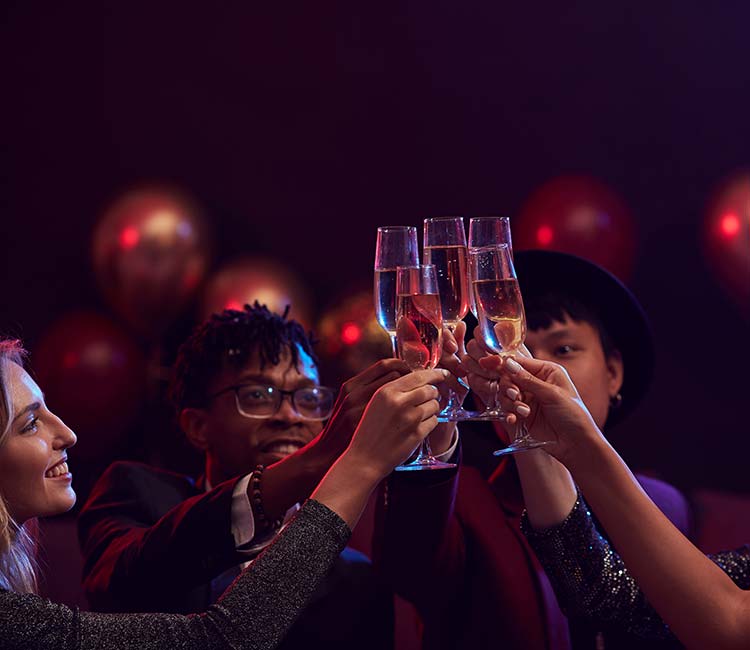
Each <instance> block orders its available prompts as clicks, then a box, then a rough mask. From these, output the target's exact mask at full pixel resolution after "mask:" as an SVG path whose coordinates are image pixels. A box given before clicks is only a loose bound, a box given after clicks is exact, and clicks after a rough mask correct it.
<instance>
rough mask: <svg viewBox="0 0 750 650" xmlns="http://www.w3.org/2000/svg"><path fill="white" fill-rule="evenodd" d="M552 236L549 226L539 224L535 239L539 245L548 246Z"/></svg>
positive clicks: (552, 232)
mask: <svg viewBox="0 0 750 650" xmlns="http://www.w3.org/2000/svg"><path fill="white" fill-rule="evenodd" d="M553 236H554V231H553V230H552V228H550V227H549V226H539V228H538V229H537V231H536V240H537V242H539V245H540V246H549V245H550V244H551V243H552V237H553Z"/></svg>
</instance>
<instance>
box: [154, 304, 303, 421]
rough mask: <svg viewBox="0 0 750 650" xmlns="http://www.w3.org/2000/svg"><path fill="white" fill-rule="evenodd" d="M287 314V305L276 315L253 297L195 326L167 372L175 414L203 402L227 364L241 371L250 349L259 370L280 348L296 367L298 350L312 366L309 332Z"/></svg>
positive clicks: (278, 355) (274, 358)
mask: <svg viewBox="0 0 750 650" xmlns="http://www.w3.org/2000/svg"><path fill="white" fill-rule="evenodd" d="M288 314H289V306H287V308H286V309H285V310H284V313H283V314H276V313H274V312H272V311H271V310H269V309H268V307H266V306H265V305H261V304H260V303H258V301H257V300H256V301H255V304H254V305H252V306H250V305H245V306H244V308H243V309H242V310H238V309H225V310H224V311H222V312H221V313H219V314H212V315H211V316H210V317H209V318H208V320H206V321H205V322H204V323H202V324H201V325H199V326H198V327H197V328H196V329H195V330H194V331H193V333H192V334H191V335H190V336H189V337H188V339H187V340H186V341H185V342H184V343H183V344H182V345H181V346H180V349H179V351H178V352H177V360H176V361H175V365H174V369H173V372H172V377H171V381H170V388H169V394H170V398H171V401H172V405H173V406H174V408H175V410H176V412H177V414H178V415H179V413H180V412H181V411H182V410H183V409H185V408H201V407H204V406H206V405H207V404H208V400H209V396H208V388H209V385H210V383H211V381H212V380H213V379H214V378H215V377H216V375H217V374H218V373H219V372H221V371H222V370H224V369H225V368H227V367H229V368H233V369H237V370H240V369H242V368H243V367H244V366H245V365H246V364H247V362H248V360H249V359H250V356H251V355H252V354H253V353H257V354H258V357H259V361H260V367H261V368H264V367H265V366H266V364H267V363H270V364H272V365H277V364H278V363H279V361H280V360H281V354H282V352H283V351H284V350H288V351H289V354H290V355H291V362H292V363H293V364H294V366H295V367H297V365H298V362H299V349H302V350H303V351H304V352H305V353H306V354H308V355H309V356H310V358H311V359H312V360H313V363H314V364H315V365H316V366H317V365H318V358H317V356H316V355H315V352H314V351H313V345H314V340H313V336H312V333H309V334H308V333H305V330H304V328H303V327H302V325H300V324H299V323H298V322H297V321H295V320H292V319H287V316H288ZM297 346H299V348H298V347H297Z"/></svg>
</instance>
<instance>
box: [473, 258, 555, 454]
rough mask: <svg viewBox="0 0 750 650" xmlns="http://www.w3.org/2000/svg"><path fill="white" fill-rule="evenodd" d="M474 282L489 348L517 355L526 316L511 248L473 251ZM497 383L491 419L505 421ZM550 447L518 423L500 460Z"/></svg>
mask: <svg viewBox="0 0 750 650" xmlns="http://www.w3.org/2000/svg"><path fill="white" fill-rule="evenodd" d="M469 255H470V261H471V273H472V275H471V280H472V288H473V291H474V300H475V303H476V307H477V318H478V320H479V326H480V329H481V333H482V339H483V340H484V343H485V345H486V346H487V347H488V348H489V349H490V350H492V351H493V352H495V353H496V354H499V355H501V356H503V357H508V356H512V355H514V354H516V353H517V352H518V348H520V347H521V345H522V344H523V342H524V339H525V337H526V315H525V312H524V308H523V299H522V297H521V290H520V288H519V286H518V279H517V278H516V271H515V269H514V268H513V260H512V259H511V256H510V249H509V247H508V245H507V244H501V245H499V246H486V247H484V248H474V249H472V250H471V251H470V254H469ZM492 383H493V388H492V390H493V395H492V396H491V397H492V402H493V403H492V404H490V405H488V406H489V407H491V408H490V409H489V410H488V412H487V413H488V416H487V419H493V418H495V417H497V418H504V416H505V414H504V413H503V411H502V409H500V407H499V405H498V404H497V386H498V384H497V382H496V381H495V382H492ZM546 444H548V443H547V442H543V441H539V440H535V439H534V438H532V437H531V434H529V431H528V429H527V428H526V424H525V423H524V422H523V421H518V422H517V423H516V425H515V427H514V436H513V440H512V442H511V443H510V445H508V446H507V447H505V448H504V449H498V450H497V451H496V452H495V455H496V456H501V455H505V454H514V453H516V452H519V451H526V450H528V449H534V448H536V447H541V446H543V445H546Z"/></svg>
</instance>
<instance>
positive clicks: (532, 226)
mask: <svg viewBox="0 0 750 650" xmlns="http://www.w3.org/2000/svg"><path fill="white" fill-rule="evenodd" d="M513 225H514V239H515V242H514V243H515V247H516V248H517V249H518V250H521V249H526V248H541V249H547V250H556V251H562V252H565V253H571V254H572V255H578V256H579V257H583V258H585V259H588V260H590V261H592V262H594V263H596V264H599V265H600V266H603V267H604V268H606V269H608V270H609V271H611V272H612V273H614V274H615V275H617V276H618V277H620V278H623V279H627V278H628V277H629V276H630V272H631V270H632V267H633V258H634V253H635V226H634V223H633V219H632V217H631V215H630V212H629V211H628V209H627V207H626V206H625V204H624V203H623V201H622V200H621V199H620V198H619V197H618V196H617V195H616V194H615V193H614V192H613V191H612V190H610V189H609V188H608V187H607V186H606V185H604V184H603V183H601V182H600V181H598V180H596V179H594V178H590V177H588V176H560V177H558V178H555V179H553V180H551V181H548V182H547V183H545V184H544V185H542V186H541V187H540V188H539V189H538V190H536V192H534V194H532V195H531V197H530V198H529V199H528V200H527V201H526V203H525V205H524V206H523V208H522V210H521V213H520V215H519V217H518V220H517V222H515V223H514V224H513Z"/></svg>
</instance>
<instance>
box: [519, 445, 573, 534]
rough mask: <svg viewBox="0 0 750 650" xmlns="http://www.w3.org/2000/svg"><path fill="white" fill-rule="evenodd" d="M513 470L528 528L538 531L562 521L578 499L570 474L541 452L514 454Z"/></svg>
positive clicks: (537, 450) (532, 451)
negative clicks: (522, 501) (514, 467)
mask: <svg viewBox="0 0 750 650" xmlns="http://www.w3.org/2000/svg"><path fill="white" fill-rule="evenodd" d="M516 467H517V468H518V474H519V476H520V478H521V487H522V488H523V498H524V502H525V504H526V512H527V514H528V517H529V523H531V525H532V527H533V528H534V529H536V530H541V529H543V528H550V527H551V526H556V525H557V524H559V523H560V522H561V521H563V520H564V519H565V517H567V516H568V514H569V513H570V511H571V510H572V508H573V506H574V505H575V502H576V498H577V497H578V492H577V491H576V486H575V483H573V479H572V477H571V476H570V472H568V470H567V469H565V467H564V466H563V465H562V464H561V463H559V462H558V461H557V460H555V459H554V458H553V457H552V456H550V455H549V454H547V453H546V452H545V451H542V450H541V449H535V450H531V451H528V452H525V453H523V454H518V456H517V457H516Z"/></svg>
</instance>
